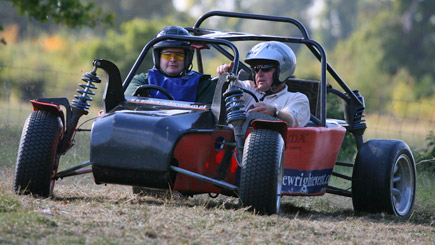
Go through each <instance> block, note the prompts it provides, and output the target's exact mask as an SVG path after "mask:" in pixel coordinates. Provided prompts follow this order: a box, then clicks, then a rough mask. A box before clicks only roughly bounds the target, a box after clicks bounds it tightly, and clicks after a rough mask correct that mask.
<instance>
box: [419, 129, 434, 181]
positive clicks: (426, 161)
mask: <svg viewBox="0 0 435 245" xmlns="http://www.w3.org/2000/svg"><path fill="white" fill-rule="evenodd" d="M426 142H427V147H426V148H425V149H422V150H419V151H416V152H414V157H415V160H416V162H417V167H418V169H419V170H423V171H428V172H432V174H435V133H434V131H430V132H429V134H428V135H427V136H426Z"/></svg>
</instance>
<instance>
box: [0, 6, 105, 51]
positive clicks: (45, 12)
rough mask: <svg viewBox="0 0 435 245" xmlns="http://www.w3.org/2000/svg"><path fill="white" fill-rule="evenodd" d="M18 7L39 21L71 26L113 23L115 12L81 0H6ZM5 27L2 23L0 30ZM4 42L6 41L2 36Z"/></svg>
mask: <svg viewBox="0 0 435 245" xmlns="http://www.w3.org/2000/svg"><path fill="white" fill-rule="evenodd" d="M6 1H8V2H11V3H12V4H13V6H14V7H15V8H17V9H18V13H19V14H20V15H26V16H28V17H30V18H31V19H34V20H37V21H39V22H48V21H53V22H55V23H58V24H63V25H66V26H70V27H80V26H90V27H94V26H95V25H96V24H98V23H100V22H102V23H112V20H113V18H114V15H113V14H110V13H106V12H104V11H103V10H102V9H101V8H96V7H95V6H94V4H93V3H85V4H84V3H82V2H81V1H80V0H47V1H41V0H35V1H26V0H6ZM1 30H3V27H2V25H1V23H0V31H1ZM1 42H2V43H6V41H5V40H4V39H3V38H1Z"/></svg>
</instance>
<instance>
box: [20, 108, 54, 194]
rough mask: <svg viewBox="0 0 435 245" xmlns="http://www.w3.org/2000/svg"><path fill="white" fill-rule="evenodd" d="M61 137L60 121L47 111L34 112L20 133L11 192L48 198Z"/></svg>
mask: <svg viewBox="0 0 435 245" xmlns="http://www.w3.org/2000/svg"><path fill="white" fill-rule="evenodd" d="M61 135H62V121H61V119H60V118H59V117H58V116H56V115H54V114H52V113H50V112H47V111H34V112H32V114H30V116H29V117H28V118H27V120H26V123H25V124H24V128H23V132H22V134H21V140H20V146H19V149H18V156H17V162H16V166H15V178H14V189H15V192H16V193H19V194H32V195H35V196H41V197H48V196H50V195H52V194H53V188H54V179H53V178H52V177H54V175H55V174H56V172H57V168H58V164H59V157H58V156H57V154H56V150H57V146H58V144H59V141H60V137H61Z"/></svg>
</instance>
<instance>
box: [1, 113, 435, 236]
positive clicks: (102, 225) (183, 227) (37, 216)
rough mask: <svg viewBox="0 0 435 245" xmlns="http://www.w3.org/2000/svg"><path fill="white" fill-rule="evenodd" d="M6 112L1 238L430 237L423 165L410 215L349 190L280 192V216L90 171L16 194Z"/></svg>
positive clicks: (81, 156) (15, 134)
mask: <svg viewBox="0 0 435 245" xmlns="http://www.w3.org/2000/svg"><path fill="white" fill-rule="evenodd" d="M0 110H1V108H0ZM30 110H31V108H30V109H29V110H28V113H30ZM1 112H4V111H0V113H1ZM9 113H10V115H12V114H14V115H16V116H20V118H21V119H20V120H22V121H21V122H19V123H18V122H12V123H0V135H1V136H0V149H1V154H0V170H1V171H0V243H6V244H9V243H20V244H21V243H41V244H46V243H49V244H67V243H68V244H69V243H73V244H89V243H91V244H125V243H127V244H133V243H134V244H137V243H146V244H161V243H164V244H168V243H169V244H210V243H219V244H223V243H236V244H241V243H242V244H253V243H261V244H271V243H272V244H288V243H292V244H305V243H321V244H325V243H354V244H361V243H363V244H367V243H375V244H381V243H387V244H392V243H404V244H408V243H417V244H434V243H435V228H434V226H435V222H434V221H435V198H434V196H435V195H434V192H435V176H434V172H433V171H432V172H431V171H421V170H420V169H419V171H418V183H417V184H418V186H417V198H416V203H415V211H414V214H413V215H412V216H411V218H410V219H409V220H401V219H398V218H396V217H394V216H391V215H387V214H366V213H355V212H354V211H353V209H352V201H351V199H350V198H346V197H339V196H334V195H329V194H326V195H324V196H320V197H284V198H283V201H282V205H281V213H280V215H279V216H277V215H272V216H261V215H256V214H253V213H251V212H248V211H246V210H245V209H240V208H238V201H237V199H236V198H230V197H224V196H219V197H218V198H216V199H213V198H210V197H208V195H197V196H194V197H193V198H188V199H185V198H183V197H181V196H180V195H178V194H177V193H173V195H166V196H160V197H155V196H152V195H148V196H135V195H133V194H132V191H131V187H129V186H119V185H107V186H105V185H96V184H95V183H94V181H93V178H92V175H91V174H89V175H84V176H76V177H69V178H65V179H62V180H59V181H58V182H57V183H56V187H55V196H54V198H48V199H40V198H33V197H31V196H19V195H16V194H14V193H13V191H12V182H13V172H14V163H15V157H16V152H17V148H18V141H19V138H20V134H21V127H22V124H23V122H24V119H25V118H26V117H27V115H28V113H25V110H24V109H23V110H22V112H13V111H12V110H11V111H10V112H9ZM3 115H4V114H3ZM2 118H3V117H2ZM88 126H89V124H88V125H87V126H85V127H87V128H89V127H90V126H89V127H88ZM88 144H89V135H88V133H82V134H81V135H77V137H76V145H75V146H74V147H73V148H72V149H71V150H70V151H69V152H68V153H67V154H66V155H65V156H64V157H62V161H61V167H60V168H61V169H64V168H67V167H70V166H71V165H74V164H77V163H80V162H83V161H85V160H88V159H87V158H88V156H89V145H88ZM337 170H338V171H340V172H346V171H347V173H348V174H350V173H349V171H348V170H343V169H340V168H337ZM333 181H336V180H333ZM337 183H338V184H339V185H341V184H343V185H344V184H346V183H340V182H337Z"/></svg>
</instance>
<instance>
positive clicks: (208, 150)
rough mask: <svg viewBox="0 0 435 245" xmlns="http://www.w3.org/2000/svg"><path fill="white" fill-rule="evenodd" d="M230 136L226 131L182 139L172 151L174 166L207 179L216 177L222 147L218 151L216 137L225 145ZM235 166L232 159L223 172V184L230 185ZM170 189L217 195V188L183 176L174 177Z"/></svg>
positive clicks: (232, 180)
mask: <svg viewBox="0 0 435 245" xmlns="http://www.w3.org/2000/svg"><path fill="white" fill-rule="evenodd" d="M231 136H232V132H231V131H229V130H226V131H224V130H222V131H215V132H213V133H200V134H190V135H186V136H183V137H182V138H181V140H180V141H179V142H178V143H177V146H176V148H175V151H174V158H175V159H176V160H177V161H178V167H180V168H183V169H186V170H189V171H192V172H195V173H198V174H201V175H205V176H207V177H210V178H216V177H217V176H218V172H219V171H218V170H219V166H220V162H221V160H222V158H223V156H224V153H225V147H226V146H225V147H223V148H222V149H220V148H219V145H215V142H216V141H217V139H218V138H220V139H222V138H223V139H224V140H225V142H228V141H229V140H230V138H231ZM218 141H219V140H218ZM216 146H218V147H216ZM216 148H217V149H216ZM237 167H238V165H237V163H236V161H235V159H234V158H233V159H232V161H231V165H230V167H229V168H228V170H227V172H226V178H225V179H224V181H225V182H227V183H230V184H234V182H235V178H236V170H237ZM174 190H178V191H185V192H193V193H208V192H210V193H220V192H221V189H220V188H218V187H216V186H214V185H212V184H209V183H206V182H203V181H200V180H198V179H195V178H192V177H189V176H187V175H184V174H178V175H177V178H176V181H175V185H174Z"/></svg>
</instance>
